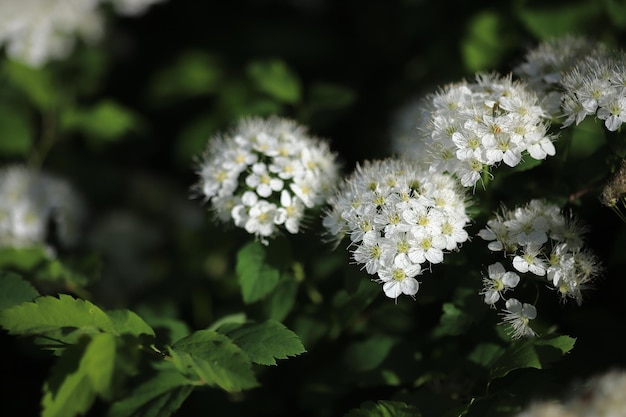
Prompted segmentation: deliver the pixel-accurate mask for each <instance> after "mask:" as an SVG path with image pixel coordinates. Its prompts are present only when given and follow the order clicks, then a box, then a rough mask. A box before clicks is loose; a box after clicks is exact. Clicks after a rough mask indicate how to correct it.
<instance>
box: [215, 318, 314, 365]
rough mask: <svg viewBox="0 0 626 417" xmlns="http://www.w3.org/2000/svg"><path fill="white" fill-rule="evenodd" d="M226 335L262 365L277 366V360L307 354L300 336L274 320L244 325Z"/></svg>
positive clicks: (251, 358)
mask: <svg viewBox="0 0 626 417" xmlns="http://www.w3.org/2000/svg"><path fill="white" fill-rule="evenodd" d="M226 335H227V336H228V337H230V338H231V339H232V340H233V342H235V344H236V345H237V346H239V347H240V348H241V349H242V350H243V351H244V352H245V353H246V354H247V355H248V357H249V358H250V360H251V361H252V362H254V363H258V364H260V365H276V359H287V358H288V357H290V356H296V355H299V354H301V353H304V352H306V349H304V346H303V345H302V342H301V341H300V339H299V338H298V336H297V335H296V334H295V333H294V332H292V331H291V330H289V329H288V328H287V327H285V326H284V325H283V324H282V323H279V322H277V321H274V320H268V321H266V322H263V323H254V324H253V323H248V324H244V325H241V326H239V327H238V328H236V329H233V330H230V331H228V332H227V333H226Z"/></svg>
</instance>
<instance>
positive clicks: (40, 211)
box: [0, 165, 85, 249]
mask: <svg viewBox="0 0 626 417" xmlns="http://www.w3.org/2000/svg"><path fill="white" fill-rule="evenodd" d="M84 215H85V208H84V204H83V201H82V199H81V198H80V197H79V196H78V195H77V193H76V192H75V190H74V189H73V188H72V187H71V186H70V185H69V184H68V183H67V182H65V181H64V180H61V179H59V178H56V177H53V176H51V175H48V174H45V173H39V172H34V171H31V170H29V169H27V168H26V167H22V166H18V165H15V166H8V167H5V168H3V169H1V170H0V246H4V247H18V248H19V247H28V246H34V245H46V239H49V238H51V236H48V229H49V226H51V225H52V226H54V229H55V231H56V236H55V237H56V239H57V240H58V243H59V244H61V245H63V246H66V247H71V246H73V245H75V244H76V243H77V242H78V240H79V238H80V226H81V224H82V221H83V219H84ZM51 249H54V248H51Z"/></svg>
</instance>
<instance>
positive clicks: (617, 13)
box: [603, 0, 626, 29]
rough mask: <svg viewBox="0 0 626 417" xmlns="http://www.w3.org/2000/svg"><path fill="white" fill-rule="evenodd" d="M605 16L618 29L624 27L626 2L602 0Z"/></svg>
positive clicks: (625, 25) (625, 22)
mask: <svg viewBox="0 0 626 417" xmlns="http://www.w3.org/2000/svg"><path fill="white" fill-rule="evenodd" d="M603 3H604V8H605V13H604V14H605V16H607V17H608V18H609V19H610V20H611V22H612V23H613V24H614V25H615V26H617V27H618V28H620V29H624V28H626V3H624V2H623V1H620V0H604V2H603Z"/></svg>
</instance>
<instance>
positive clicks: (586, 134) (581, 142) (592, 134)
mask: <svg viewBox="0 0 626 417" xmlns="http://www.w3.org/2000/svg"><path fill="white" fill-rule="evenodd" d="M599 122H600V121H599V120H594V118H592V117H587V118H586V119H585V120H583V121H582V122H581V123H580V124H579V125H578V126H576V128H575V129H573V131H572V139H571V144H570V147H569V154H568V156H570V157H571V158H573V159H576V160H581V159H586V158H588V157H589V156H590V155H592V154H593V153H594V152H596V151H597V150H598V149H600V148H601V147H602V146H603V145H605V144H606V137H605V135H604V125H603V124H602V123H599Z"/></svg>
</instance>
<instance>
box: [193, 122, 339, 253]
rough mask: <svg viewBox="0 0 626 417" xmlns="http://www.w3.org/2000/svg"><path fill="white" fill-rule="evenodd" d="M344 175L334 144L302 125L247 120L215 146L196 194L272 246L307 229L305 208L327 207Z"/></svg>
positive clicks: (220, 216) (216, 140)
mask: <svg viewBox="0 0 626 417" xmlns="http://www.w3.org/2000/svg"><path fill="white" fill-rule="evenodd" d="M338 171H339V167H338V164H337V162H336V158H335V155H334V154H333V153H331V152H330V149H329V148H328V145H327V144H326V143H325V142H322V141H320V140H317V139H315V138H312V137H310V136H309V135H308V134H307V132H306V129H305V128H304V127H303V126H300V125H298V124H297V123H296V122H294V121H292V120H288V119H282V118H278V117H272V118H269V119H261V118H249V119H242V120H241V121H240V122H239V123H238V124H237V125H236V126H235V127H234V129H233V130H232V131H231V132H229V133H227V134H224V135H217V136H216V137H214V138H212V139H211V140H210V141H209V143H208V145H207V149H206V151H205V153H204V158H203V160H202V161H201V162H200V164H199V166H198V170H197V172H198V176H199V177H200V179H199V181H198V183H196V185H195V186H194V194H195V195H196V196H199V197H204V199H205V201H207V202H209V203H210V204H211V205H212V207H213V209H214V210H215V212H216V214H217V218H218V219H219V220H221V221H223V222H228V221H232V222H233V223H234V224H235V225H236V226H238V227H243V228H244V229H245V230H246V231H248V232H249V233H251V234H253V235H255V236H256V237H257V238H260V239H261V241H262V242H264V243H268V242H269V240H268V238H270V237H272V236H274V235H276V234H277V233H278V232H279V230H285V231H287V232H288V233H291V234H295V233H298V232H300V231H301V230H302V227H301V226H302V220H303V218H304V216H305V208H313V207H315V206H318V205H320V204H322V203H324V202H325V200H326V198H327V197H328V195H329V194H330V192H331V190H332V189H333V187H334V186H335V183H336V181H337V178H338ZM337 219H338V218H337ZM337 227H339V229H337V231H339V230H340V229H341V228H342V226H341V225H340V224H337Z"/></svg>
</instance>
